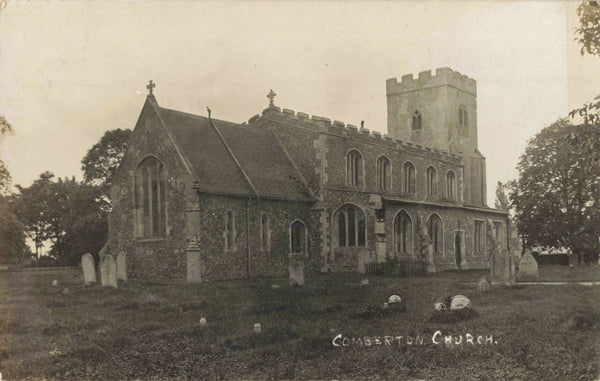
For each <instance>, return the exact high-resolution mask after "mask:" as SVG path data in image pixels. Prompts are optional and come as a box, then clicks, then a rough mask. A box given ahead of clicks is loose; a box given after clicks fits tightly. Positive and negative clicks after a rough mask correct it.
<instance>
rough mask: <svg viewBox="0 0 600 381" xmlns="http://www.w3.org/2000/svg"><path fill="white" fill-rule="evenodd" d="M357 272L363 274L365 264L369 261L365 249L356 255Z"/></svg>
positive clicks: (367, 252)
mask: <svg viewBox="0 0 600 381" xmlns="http://www.w3.org/2000/svg"><path fill="white" fill-rule="evenodd" d="M357 257H358V272H359V273H361V274H364V273H365V272H366V269H365V262H367V261H369V260H370V255H369V251H368V250H367V249H361V250H360V251H359V252H358V254H357Z"/></svg>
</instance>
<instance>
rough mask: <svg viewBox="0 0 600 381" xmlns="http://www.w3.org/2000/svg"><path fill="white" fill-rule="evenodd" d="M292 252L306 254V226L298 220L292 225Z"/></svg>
mask: <svg viewBox="0 0 600 381" xmlns="http://www.w3.org/2000/svg"><path fill="white" fill-rule="evenodd" d="M290 252H291V254H306V226H304V223H302V221H299V220H296V221H294V222H293V223H292V224H291V225H290Z"/></svg>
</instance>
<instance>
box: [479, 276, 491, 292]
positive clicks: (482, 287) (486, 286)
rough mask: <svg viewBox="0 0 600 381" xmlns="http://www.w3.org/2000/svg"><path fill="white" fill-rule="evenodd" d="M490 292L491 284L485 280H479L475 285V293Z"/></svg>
mask: <svg viewBox="0 0 600 381" xmlns="http://www.w3.org/2000/svg"><path fill="white" fill-rule="evenodd" d="M491 290H492V284H491V283H490V281H489V280H487V278H481V280H480V281H479V283H477V291H479V292H488V291H491Z"/></svg>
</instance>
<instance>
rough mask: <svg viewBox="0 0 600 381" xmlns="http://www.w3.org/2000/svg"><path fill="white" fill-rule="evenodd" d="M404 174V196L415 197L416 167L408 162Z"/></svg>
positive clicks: (404, 167)
mask: <svg viewBox="0 0 600 381" xmlns="http://www.w3.org/2000/svg"><path fill="white" fill-rule="evenodd" d="M403 172H404V194H405V195H413V194H415V166H414V165H413V164H412V163H411V162H410V161H407V162H405V163H404V166H403Z"/></svg>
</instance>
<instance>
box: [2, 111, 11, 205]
mask: <svg viewBox="0 0 600 381" xmlns="http://www.w3.org/2000/svg"><path fill="white" fill-rule="evenodd" d="M12 133H13V128H12V126H11V125H10V123H8V122H7V121H6V118H5V117H3V116H2V115H0V136H4V135H8V134H12ZM9 185H10V172H9V171H8V168H6V165H5V164H4V161H3V160H1V159H0V194H4V193H6V191H7V190H8V186H9Z"/></svg>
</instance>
